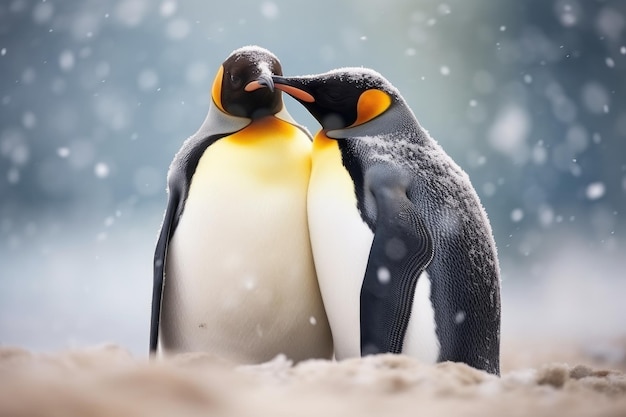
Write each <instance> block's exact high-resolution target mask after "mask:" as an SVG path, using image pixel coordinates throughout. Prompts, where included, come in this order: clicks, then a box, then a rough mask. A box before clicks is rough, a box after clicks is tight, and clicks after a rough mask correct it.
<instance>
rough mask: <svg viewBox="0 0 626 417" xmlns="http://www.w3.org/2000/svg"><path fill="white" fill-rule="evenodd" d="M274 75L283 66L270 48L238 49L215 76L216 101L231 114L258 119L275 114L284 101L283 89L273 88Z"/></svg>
mask: <svg viewBox="0 0 626 417" xmlns="http://www.w3.org/2000/svg"><path fill="white" fill-rule="evenodd" d="M272 75H282V68H281V66H280V62H279V61H278V58H276V56H275V55H274V54H272V53H271V52H270V51H268V50H267V49H264V48H261V47H258V46H246V47H243V48H240V49H237V50H235V51H233V52H232V53H231V54H230V56H229V57H228V58H227V59H226V61H224V63H223V64H222V65H221V66H220V69H219V70H218V72H217V75H216V76H215V80H214V81H213V88H212V90H211V96H212V99H213V103H215V105H216V106H217V107H218V108H219V109H220V110H221V111H222V112H224V113H226V114H229V115H231V116H237V117H246V118H249V119H258V118H260V117H264V116H268V115H272V114H276V113H278V112H279V111H280V110H281V109H282V107H283V102H282V97H281V94H280V91H277V90H275V89H274V82H273V80H272ZM262 87H267V88H262Z"/></svg>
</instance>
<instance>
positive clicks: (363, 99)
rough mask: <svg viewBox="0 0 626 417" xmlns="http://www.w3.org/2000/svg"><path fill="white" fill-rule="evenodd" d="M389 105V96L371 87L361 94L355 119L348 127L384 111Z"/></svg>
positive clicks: (370, 118)
mask: <svg viewBox="0 0 626 417" xmlns="http://www.w3.org/2000/svg"><path fill="white" fill-rule="evenodd" d="M389 106H391V97H390V96H389V94H387V93H385V92H384V91H382V90H377V89H372V90H367V91H365V92H363V94H361V96H360V97H359V101H358V103H357V106H356V121H355V122H354V123H352V125H351V126H350V127H354V126H358V125H362V124H363V123H365V122H369V121H370V120H372V119H373V118H375V117H376V116H378V115H380V114H382V113H384V112H385V110H387V109H388V108H389Z"/></svg>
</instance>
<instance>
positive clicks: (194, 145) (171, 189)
mask: <svg viewBox="0 0 626 417" xmlns="http://www.w3.org/2000/svg"><path fill="white" fill-rule="evenodd" d="M207 120H208V117H207ZM208 132H209V131H208V130H207V129H204V130H203V129H201V130H199V131H198V132H197V133H196V134H195V135H193V136H191V137H190V138H189V139H187V140H186V141H185V143H184V144H183V147H182V148H181V149H180V151H179V152H178V153H177V154H176V156H175V157H174V161H172V165H171V166H170V170H169V172H168V175H167V183H168V199H167V208H166V209H165V216H164V217H163V224H162V225H161V231H160V232H159V238H158V240H157V244H156V249H155V252H154V265H153V267H154V274H153V287H152V312H151V318H150V353H151V354H154V353H155V352H156V349H157V344H158V341H159V322H160V319H161V303H162V300H163V286H164V285H165V264H166V262H167V250H168V246H169V242H170V239H171V238H172V236H173V235H174V231H175V230H176V226H177V225H178V219H179V218H180V216H181V214H182V213H183V210H184V208H185V200H186V199H187V194H188V192H189V186H190V185H191V178H192V177H193V174H194V172H195V170H196V167H197V166H198V162H199V161H200V158H201V157H202V155H203V154H204V151H206V149H207V148H208V147H209V146H211V145H212V144H213V143H215V142H216V141H217V140H219V139H221V138H223V137H224V136H227V134H226V133H215V134H211V135H207V133H208Z"/></svg>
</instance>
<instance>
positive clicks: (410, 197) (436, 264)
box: [272, 68, 501, 374]
mask: <svg viewBox="0 0 626 417" xmlns="http://www.w3.org/2000/svg"><path fill="white" fill-rule="evenodd" d="M272 78H273V80H274V85H275V88H276V89H280V90H282V91H284V92H286V93H287V94H289V95H291V96H292V97H294V98H295V99H296V100H297V101H299V102H300V103H301V104H303V105H304V107H306V109H307V110H308V111H309V112H310V113H311V114H312V115H313V117H314V118H315V119H317V121H318V122H319V123H320V125H321V130H320V131H319V132H318V133H317V134H316V136H315V138H314V141H313V154H312V155H313V156H312V159H313V161H312V163H313V165H312V172H311V179H310V182H309V189H308V201H307V206H308V221H309V230H310V235H311V242H312V247H313V257H314V261H315V267H316V270H317V274H318V281H319V285H320V289H321V292H322V298H323V300H324V305H325V307H326V312H327V315H328V319H329V322H330V326H331V330H332V334H333V340H334V346H335V356H336V357H337V358H338V359H342V358H347V357H358V356H364V355H368V354H376V353H385V352H390V353H402V354H407V355H410V356H413V357H416V358H419V359H421V360H423V361H428V362H433V363H434V362H442V361H454V362H463V363H466V364H468V365H470V366H472V367H474V368H477V369H481V370H484V371H487V372H489V373H492V374H499V372H500V364H499V350H500V315H501V313H500V269H499V265H498V257H497V252H496V245H495V241H494V238H493V234H492V231H491V226H490V224H489V221H488V218H487V214H486V212H485V209H484V208H483V206H482V204H481V203H480V200H479V197H478V195H477V193H476V191H475V190H474V188H473V187H472V185H471V182H470V180H469V177H468V175H467V174H466V173H465V172H464V171H463V170H462V169H461V168H460V167H459V166H458V165H457V164H456V163H455V162H454V161H453V160H452V159H451V158H450V156H448V155H447V154H446V152H445V151H444V150H443V149H442V148H441V146H440V145H439V144H438V143H437V142H436V141H435V140H434V139H433V138H432V137H431V136H430V135H429V134H428V133H427V131H426V130H425V129H423V128H422V127H421V126H420V124H419V123H418V121H417V119H416V117H415V115H414V114H413V112H412V110H411V109H410V108H409V106H408V105H407V103H406V101H405V100H404V99H403V98H402V96H401V95H400V93H399V91H398V90H397V89H396V88H395V87H394V86H393V85H392V84H391V83H390V82H389V81H387V80H386V79H385V78H384V77H383V76H382V75H380V74H379V73H378V72H376V71H374V70H370V69H366V68H343V69H338V70H333V71H330V72H327V73H323V74H319V75H309V76H301V77H282V76H273V77H272Z"/></svg>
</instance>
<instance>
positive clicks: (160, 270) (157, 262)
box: [150, 192, 179, 355]
mask: <svg viewBox="0 0 626 417" xmlns="http://www.w3.org/2000/svg"><path fill="white" fill-rule="evenodd" d="M178 201H179V199H178V197H177V195H176V194H175V193H173V192H170V193H169V196H168V202H167V209H166V210H165V216H164V217H163V224H162V225H161V231H160V232H159V238H158V240H157V244H156V249H155V251H154V263H153V268H154V275H153V284H152V312H151V319H150V354H151V355H153V354H155V353H156V350H157V343H158V341H159V322H160V319H161V302H162V300H163V284H164V278H165V260H166V259H167V248H168V245H169V241H170V238H171V236H172V232H173V230H174V219H175V216H176V213H177V212H178V211H179V210H178Z"/></svg>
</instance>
